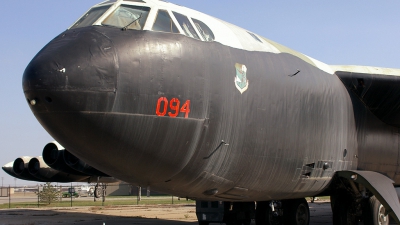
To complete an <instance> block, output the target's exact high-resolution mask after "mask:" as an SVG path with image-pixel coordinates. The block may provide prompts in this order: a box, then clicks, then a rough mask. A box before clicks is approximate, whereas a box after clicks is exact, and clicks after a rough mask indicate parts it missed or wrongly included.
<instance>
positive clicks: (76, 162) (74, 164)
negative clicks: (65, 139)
mask: <svg viewBox="0 0 400 225" xmlns="http://www.w3.org/2000/svg"><path fill="white" fill-rule="evenodd" d="M64 160H65V163H66V164H67V165H68V166H70V167H71V168H73V169H75V170H77V171H79V172H82V173H85V174H88V175H90V176H100V177H109V176H108V175H107V174H105V173H103V172H101V171H99V170H97V169H95V168H93V167H92V166H90V165H89V164H87V163H85V162H84V161H82V160H80V159H79V158H78V157H76V156H74V155H73V154H71V153H70V152H69V151H68V150H66V149H65V150H64Z"/></svg>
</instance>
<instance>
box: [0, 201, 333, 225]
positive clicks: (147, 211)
mask: <svg viewBox="0 0 400 225" xmlns="http://www.w3.org/2000/svg"><path fill="white" fill-rule="evenodd" d="M309 204H310V214H311V223H310V225H319V224H332V212H331V209H330V203H329V202H326V201H325V202H315V203H309ZM6 224H7V225H50V224H52V225H53V224H78V225H92V224H93V225H109V224H110V225H111V224H112V225H126V224H136V225H195V224H197V222H196V214H195V207H194V205H151V206H150V205H149V206H142V205H139V206H137V205H135V206H112V207H98V206H96V207H73V208H48V209H46V208H40V209H11V210H0V225H6ZM254 224H255V223H254V222H252V225H254Z"/></svg>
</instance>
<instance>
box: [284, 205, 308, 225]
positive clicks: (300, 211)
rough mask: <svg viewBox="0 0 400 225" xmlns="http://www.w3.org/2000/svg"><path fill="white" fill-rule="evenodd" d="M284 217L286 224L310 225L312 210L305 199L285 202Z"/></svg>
mask: <svg viewBox="0 0 400 225" xmlns="http://www.w3.org/2000/svg"><path fill="white" fill-rule="evenodd" d="M283 215H284V217H285V224H291V225H308V224H309V223H310V209H309V207H308V203H307V201H306V199H305V198H302V199H293V200H287V201H285V202H284V211H283Z"/></svg>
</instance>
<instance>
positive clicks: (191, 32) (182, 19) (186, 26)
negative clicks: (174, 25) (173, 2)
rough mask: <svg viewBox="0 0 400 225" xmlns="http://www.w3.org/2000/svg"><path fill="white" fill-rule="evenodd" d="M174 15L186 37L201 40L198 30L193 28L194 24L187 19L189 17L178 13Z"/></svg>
mask: <svg viewBox="0 0 400 225" xmlns="http://www.w3.org/2000/svg"><path fill="white" fill-rule="evenodd" d="M173 13H174V16H175V18H176V20H178V22H179V24H180V25H181V27H182V29H183V31H184V32H185V34H186V36H188V37H192V38H196V39H200V38H199V36H198V35H197V33H196V30H195V29H194V28H193V26H192V24H191V23H190V21H189V19H188V18H187V16H184V15H182V14H179V13H176V12H173Z"/></svg>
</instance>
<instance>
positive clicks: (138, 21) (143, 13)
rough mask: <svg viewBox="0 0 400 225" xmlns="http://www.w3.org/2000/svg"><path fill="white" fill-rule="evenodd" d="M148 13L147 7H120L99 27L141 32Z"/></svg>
mask: <svg viewBox="0 0 400 225" xmlns="http://www.w3.org/2000/svg"><path fill="white" fill-rule="evenodd" d="M149 11H150V8H149V7H143V6H131V5H120V6H119V7H118V8H117V9H116V10H115V11H114V12H112V13H111V14H110V15H109V16H108V17H107V18H106V19H105V20H104V21H103V22H102V23H101V25H103V26H113V27H118V28H126V29H132V30H141V29H143V26H144V23H145V22H146V19H147V16H148V15H149Z"/></svg>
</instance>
